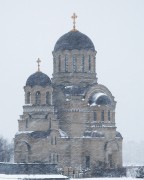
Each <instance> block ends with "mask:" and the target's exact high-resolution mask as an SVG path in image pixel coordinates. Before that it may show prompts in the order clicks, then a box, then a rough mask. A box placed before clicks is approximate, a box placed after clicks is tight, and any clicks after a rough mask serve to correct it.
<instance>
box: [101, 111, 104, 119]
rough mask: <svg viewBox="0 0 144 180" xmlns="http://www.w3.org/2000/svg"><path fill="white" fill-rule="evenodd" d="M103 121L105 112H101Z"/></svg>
mask: <svg viewBox="0 0 144 180" xmlns="http://www.w3.org/2000/svg"><path fill="white" fill-rule="evenodd" d="M101 120H102V121H104V110H102V112H101Z"/></svg>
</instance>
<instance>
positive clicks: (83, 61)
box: [82, 55, 85, 72]
mask: <svg viewBox="0 0 144 180" xmlns="http://www.w3.org/2000/svg"><path fill="white" fill-rule="evenodd" d="M84 64H85V58H84V55H83V56H82V72H84Z"/></svg>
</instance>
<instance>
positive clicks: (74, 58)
mask: <svg viewBox="0 0 144 180" xmlns="http://www.w3.org/2000/svg"><path fill="white" fill-rule="evenodd" d="M73 72H76V56H75V55H74V56H73Z"/></svg>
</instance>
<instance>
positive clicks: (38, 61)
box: [36, 58, 41, 72]
mask: <svg viewBox="0 0 144 180" xmlns="http://www.w3.org/2000/svg"><path fill="white" fill-rule="evenodd" d="M36 62H37V63H38V72H39V71H40V63H41V60H40V58H38V60H37V61H36Z"/></svg>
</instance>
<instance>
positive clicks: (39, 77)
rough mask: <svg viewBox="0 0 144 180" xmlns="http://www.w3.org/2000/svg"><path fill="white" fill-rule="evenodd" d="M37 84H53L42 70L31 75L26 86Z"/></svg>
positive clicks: (43, 85) (44, 85)
mask: <svg viewBox="0 0 144 180" xmlns="http://www.w3.org/2000/svg"><path fill="white" fill-rule="evenodd" d="M36 85H37V86H42V87H46V86H48V85H51V80H50V78H49V77H48V76H47V75H46V74H44V73H42V72H41V71H37V72H36V73H34V74H32V75H30V76H29V78H28V79H27V81H26V86H31V87H34V86H36Z"/></svg>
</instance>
